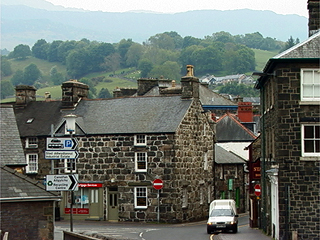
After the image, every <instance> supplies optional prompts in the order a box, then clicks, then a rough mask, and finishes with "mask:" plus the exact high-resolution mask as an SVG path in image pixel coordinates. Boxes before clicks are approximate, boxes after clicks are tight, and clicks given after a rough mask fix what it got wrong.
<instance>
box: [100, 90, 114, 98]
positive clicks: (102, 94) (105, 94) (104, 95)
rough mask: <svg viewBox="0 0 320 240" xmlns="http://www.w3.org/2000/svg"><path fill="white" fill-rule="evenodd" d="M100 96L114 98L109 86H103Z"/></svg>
mask: <svg viewBox="0 0 320 240" xmlns="http://www.w3.org/2000/svg"><path fill="white" fill-rule="evenodd" d="M98 98H112V95H111V94H110V92H109V90H108V89H107V88H101V90H100V92H99V94H98Z"/></svg>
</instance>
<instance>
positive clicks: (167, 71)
mask: <svg viewBox="0 0 320 240" xmlns="http://www.w3.org/2000/svg"><path fill="white" fill-rule="evenodd" d="M149 77H153V78H168V79H176V80H180V77H181V76H180V66H179V64H178V63H177V62H172V61H166V62H165V63H163V64H162V65H158V66H155V67H154V68H153V69H152V70H151V72H150V73H149Z"/></svg>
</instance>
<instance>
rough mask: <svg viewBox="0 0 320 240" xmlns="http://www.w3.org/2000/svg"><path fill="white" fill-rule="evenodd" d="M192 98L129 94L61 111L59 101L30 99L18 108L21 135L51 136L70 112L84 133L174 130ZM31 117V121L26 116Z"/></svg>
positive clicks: (81, 104) (162, 131)
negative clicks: (133, 95)
mask: <svg viewBox="0 0 320 240" xmlns="http://www.w3.org/2000/svg"><path fill="white" fill-rule="evenodd" d="M191 102H192V100H182V99H181V96H170V97H163V96H157V97H132V98H116V99H95V100H84V99H83V100H81V101H80V102H79V103H78V105H77V106H76V108H75V109H74V110H68V111H66V110H63V111H61V110H60V107H61V102H32V103H30V104H29V106H27V108H26V109H23V110H17V111H16V113H17V115H16V116H17V119H18V123H19V125H18V126H19V130H20V133H21V135H22V136H34V135H46V136H48V135H50V132H51V124H53V125H54V128H55V129H58V127H59V126H61V124H62V123H63V117H64V116H65V115H67V114H69V113H73V114H75V115H77V116H78V118H77V119H76V122H77V124H78V125H79V126H80V127H81V129H82V130H83V131H84V132H85V133H86V134H123V133H124V134H130V133H132V134H134V133H169V132H175V131H176V130H177V128H178V126H179V124H180V123H181V121H182V119H183V117H184V116H185V114H186V112H187V111H188V109H189V107H190V104H191ZM30 118H34V121H33V122H32V123H29V124H28V123H26V120H27V119H30Z"/></svg>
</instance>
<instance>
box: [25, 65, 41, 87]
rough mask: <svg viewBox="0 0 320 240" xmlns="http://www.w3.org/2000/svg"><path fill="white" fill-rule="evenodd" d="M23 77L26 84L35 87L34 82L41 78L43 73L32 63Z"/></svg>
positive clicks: (26, 68)
mask: <svg viewBox="0 0 320 240" xmlns="http://www.w3.org/2000/svg"><path fill="white" fill-rule="evenodd" d="M23 76H24V77H23V78H24V80H23V83H24V84H26V85H33V84H34V82H35V81H36V80H38V79H39V78H40V77H41V72H40V70H39V69H38V67H37V65H35V64H34V63H30V64H29V65H28V66H27V67H25V69H24V73H23Z"/></svg>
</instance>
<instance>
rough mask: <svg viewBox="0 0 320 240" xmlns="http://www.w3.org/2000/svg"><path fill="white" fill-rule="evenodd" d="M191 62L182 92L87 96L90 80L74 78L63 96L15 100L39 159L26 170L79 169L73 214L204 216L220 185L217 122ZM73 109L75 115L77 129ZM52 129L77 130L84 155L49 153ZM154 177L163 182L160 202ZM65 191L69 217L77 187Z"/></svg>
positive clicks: (40, 173)
mask: <svg viewBox="0 0 320 240" xmlns="http://www.w3.org/2000/svg"><path fill="white" fill-rule="evenodd" d="M188 70H189V73H188V75H186V76H185V77H183V78H182V79H181V83H182V91H181V94H178V95H170V96H153V97H152V96H150V97H148V96H144V97H128V98H115V99H104V100H101V99H97V100H88V99H86V98H85V97H86V96H87V91H88V89H87V87H86V86H84V85H83V84H81V83H79V82H77V81H68V82H66V83H63V84H62V92H63V93H62V96H66V97H63V99H62V101H48V100H47V101H45V102H38V101H31V102H28V104H26V105H25V106H21V107H18V106H17V105H16V106H15V114H16V117H17V120H18V121H17V122H18V127H19V131H20V135H21V138H22V141H23V145H24V146H25V152H26V154H27V155H32V156H33V157H32V159H36V160H37V161H35V162H34V168H32V171H27V174H28V175H31V176H33V177H34V178H35V179H43V178H44V177H45V176H46V175H48V174H78V176H79V191H76V192H74V201H75V204H74V205H73V217H74V218H75V219H91V220H108V221H156V220H157V214H158V211H159V212H160V221H162V222H186V221H193V220H199V219H205V218H206V216H207V214H208V203H210V201H212V200H213V191H214V184H213V158H214V148H213V146H214V131H213V129H214V122H213V121H212V120H211V118H210V115H207V114H206V113H205V112H204V111H203V108H202V107H201V104H200V101H199V80H198V79H197V78H196V77H194V76H193V75H192V67H191V66H188ZM66 91H67V92H66ZM70 114H73V115H75V116H77V118H76V122H75V131H74V132H73V133H72V135H71V136H70V133H69V132H68V131H67V129H68V126H66V124H67V118H66V116H68V115H70ZM48 137H50V139H51V138H56V139H57V140H61V139H63V138H64V137H68V138H70V137H71V138H76V139H77V140H78V147H77V148H78V151H79V157H78V158H77V159H56V160H52V159H46V157H45V154H44V153H45V151H46V146H47V143H46V140H47V139H48ZM30 143H31V145H30ZM27 160H28V157H27ZM29 160H30V159H29ZM29 163H30V161H29ZM35 163H37V164H35ZM155 179H161V180H162V181H163V183H164V184H163V189H161V190H160V198H159V200H160V204H159V206H158V198H157V195H158V190H155V189H154V188H153V186H152V183H153V181H154V180H155ZM62 195H63V196H62V197H63V199H62V201H61V204H60V211H61V216H62V217H63V218H68V217H69V215H70V201H71V199H70V197H71V194H70V193H69V192H63V194H62Z"/></svg>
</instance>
